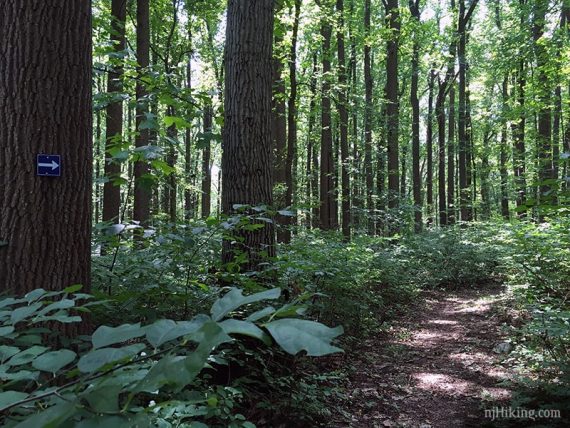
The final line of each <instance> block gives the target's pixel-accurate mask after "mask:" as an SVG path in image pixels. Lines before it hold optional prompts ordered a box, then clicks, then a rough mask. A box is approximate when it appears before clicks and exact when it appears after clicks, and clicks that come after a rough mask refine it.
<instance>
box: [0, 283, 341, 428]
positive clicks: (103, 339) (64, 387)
mask: <svg viewBox="0 0 570 428" xmlns="http://www.w3.org/2000/svg"><path fill="white" fill-rule="evenodd" d="M79 288H80V287H79V286H75V287H72V288H69V289H66V290H64V291H61V292H48V291H45V290H42V289H38V290H34V291H32V292H31V293H28V294H27V295H26V296H24V297H23V298H11V297H8V298H3V299H2V300H0V308H1V312H0V322H1V325H0V360H1V362H2V366H1V367H2V370H1V372H0V378H1V379H2V386H1V387H0V391H1V392H0V412H1V413H2V415H3V420H2V422H3V423H4V425H5V426H17V427H37V426H68V425H69V426H80V427H84V426H86V427H91V426H109V427H114V426H117V427H119V426H120V427H128V426H172V425H176V426H177V425H179V424H181V423H183V424H186V425H187V426H192V427H207V426H231V427H246V428H247V427H252V426H254V425H253V424H252V423H251V422H248V421H247V420H246V417H245V416H244V415H242V414H241V413H239V412H236V411H235V410H234V407H235V406H236V403H237V402H239V401H240V400H241V396H242V392H241V390H240V389H237V388H233V387H231V386H229V385H219V384H215V383H208V382H207V379H208V376H207V375H205V374H204V370H205V369H207V368H210V369H213V368H215V367H216V366H224V365H226V366H227V365H228V364H229V363H228V361H227V360H226V359H224V353H226V354H227V353H228V352H231V349H232V347H233V344H234V343H235V342H236V340H235V339H234V338H233V337H232V336H237V337H239V338H243V337H245V338H250V340H253V339H255V340H257V341H259V342H260V343H264V344H265V346H268V347H269V346H271V344H272V342H273V341H275V342H276V343H277V344H278V345H279V346H280V347H281V348H282V349H283V350H284V351H285V352H287V353H289V354H291V355H295V354H298V353H299V352H301V351H305V352H306V354H307V355H309V356H321V355H326V354H330V353H334V352H339V351H340V348H338V347H335V346H334V345H332V343H331V342H332V341H333V340H334V339H335V338H336V337H338V336H339V335H340V334H342V327H336V328H329V327H326V326H324V325H323V324H320V323H317V322H314V321H310V320H303V319H298V318H292V317H291V316H292V315H296V312H297V311H296V310H291V305H289V304H286V305H283V306H281V307H278V308H275V307H273V306H263V305H261V306H259V304H260V302H262V301H266V300H276V299H278V298H279V297H280V294H281V290H280V289H279V288H274V289H269V290H265V291H263V292H259V293H255V294H252V295H247V296H244V295H243V293H242V291H241V290H240V289H237V288H230V289H229V291H227V293H225V294H224V295H223V297H221V298H219V299H217V300H216V301H215V302H214V303H213V305H212V306H211V308H210V311H209V314H208V315H206V314H199V315H197V316H195V317H193V318H191V319H190V320H187V321H186V320H185V321H175V320H171V319H159V320H156V321H155V322H153V323H149V324H146V325H141V323H134V324H122V325H119V326H116V327H114V326H106V325H103V326H100V327H99V328H97V329H96V330H95V332H94V333H93V334H92V335H91V336H79V337H78V338H77V339H75V340H73V341H65V340H64V341H61V340H60V341H59V342H60V345H61V346H59V347H58V346H56V345H57V343H56V342H55V338H57V337H60V335H61V333H62V332H66V331H67V332H69V333H72V332H74V331H75V332H77V330H74V328H75V329H76V328H77V326H76V324H77V323H79V322H80V321H81V317H80V316H78V315H77V313H81V312H85V311H89V306H90V305H93V304H95V303H97V302H95V301H93V300H91V299H92V297H91V296H89V295H86V294H82V293H76V292H77V291H78V290H79ZM84 301H87V303H83V302H84ZM252 304H253V305H254V306H256V307H254V308H253V310H252V311H248V310H246V307H248V305H252ZM232 314H233V315H235V316H234V317H231V316H230V315H232ZM54 323H56V324H54ZM47 327H50V328H47ZM55 331H57V333H55ZM212 371H213V372H215V370H212Z"/></svg>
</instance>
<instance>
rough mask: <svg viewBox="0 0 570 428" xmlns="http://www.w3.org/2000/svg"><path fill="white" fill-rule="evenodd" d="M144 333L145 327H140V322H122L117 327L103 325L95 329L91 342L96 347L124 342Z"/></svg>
mask: <svg viewBox="0 0 570 428" xmlns="http://www.w3.org/2000/svg"><path fill="white" fill-rule="evenodd" d="M144 334H145V329H144V328H142V327H141V324H140V323H136V324H123V325H120V326H119V327H107V326H106V325H103V326H101V327H99V328H98V329H97V330H95V333H93V336H92V338H91V342H93V348H94V349H97V348H102V347H104V346H108V345H113V344H115V343H122V342H126V341H127V340H131V339H134V338H136V337H141V336H143V335H144Z"/></svg>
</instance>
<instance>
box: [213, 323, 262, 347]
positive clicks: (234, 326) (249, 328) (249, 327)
mask: <svg viewBox="0 0 570 428" xmlns="http://www.w3.org/2000/svg"><path fill="white" fill-rule="evenodd" d="M219 324H220V327H222V328H223V329H224V331H225V332H226V333H227V334H242V335H244V336H249V337H254V338H256V339H259V340H261V341H262V342H264V343H265V344H266V345H271V338H270V337H269V336H268V335H267V334H266V333H265V332H264V331H263V330H262V329H260V328H259V327H258V326H256V325H255V324H253V323H251V322H248V321H242V320H234V319H228V320H224V321H222V322H221V323H219Z"/></svg>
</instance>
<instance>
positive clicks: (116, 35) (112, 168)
mask: <svg viewBox="0 0 570 428" xmlns="http://www.w3.org/2000/svg"><path fill="white" fill-rule="evenodd" d="M126 16H127V0H112V2H111V44H112V45H113V49H114V51H115V52H122V51H124V50H125V45H126V39H125V20H126ZM122 78H123V67H122V65H119V66H114V65H113V67H112V69H111V70H110V71H109V73H108V80H107V93H109V94H111V95H115V96H117V95H119V94H120V93H121V92H122V91H123V82H122ZM105 128H106V130H107V131H106V136H105V158H106V160H105V176H106V177H107V178H108V181H107V182H106V183H105V184H104V186H103V221H108V222H115V223H117V222H119V221H120V218H119V216H120V207H121V186H120V185H119V184H118V183H117V182H116V180H117V179H118V178H119V176H120V175H121V164H120V163H118V162H117V161H116V160H113V152H114V151H115V150H117V148H119V147H120V146H121V144H122V142H123V141H122V140H123V136H122V133H123V102H122V101H117V100H114V101H112V102H111V103H109V105H108V106H107V120H106V126H105Z"/></svg>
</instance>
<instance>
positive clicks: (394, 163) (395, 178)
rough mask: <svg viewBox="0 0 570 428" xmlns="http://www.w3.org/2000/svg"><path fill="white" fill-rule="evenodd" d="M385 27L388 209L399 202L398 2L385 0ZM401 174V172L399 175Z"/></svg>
mask: <svg viewBox="0 0 570 428" xmlns="http://www.w3.org/2000/svg"><path fill="white" fill-rule="evenodd" d="M384 6H385V8H386V27H387V28H388V29H389V30H390V34H389V36H388V37H389V38H388V42H387V45H386V90H385V93H386V129H387V132H386V141H387V143H388V192H389V195H388V206H389V207H390V208H395V207H397V206H398V203H399V191H400V187H399V186H400V173H399V167H400V165H399V149H398V138H399V126H400V101H399V94H398V87H399V83H398V49H399V38H400V14H399V12H398V0H386V1H385V3H384ZM403 173H405V172H403Z"/></svg>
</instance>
